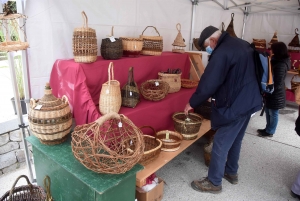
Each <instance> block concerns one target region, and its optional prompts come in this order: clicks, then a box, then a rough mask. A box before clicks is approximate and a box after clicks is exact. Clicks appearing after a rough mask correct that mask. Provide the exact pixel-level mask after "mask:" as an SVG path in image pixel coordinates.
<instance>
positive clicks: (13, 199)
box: [0, 175, 46, 201]
mask: <svg viewBox="0 0 300 201" xmlns="http://www.w3.org/2000/svg"><path fill="white" fill-rule="evenodd" d="M21 178H25V179H26V181H27V185H22V186H17V187H16V184H17V183H18V181H19V180H20V179H21ZM27 200H28V201H45V200H46V193H45V191H44V189H43V188H42V187H40V186H37V185H33V184H31V183H30V181H29V179H28V177H27V176H26V175H20V176H19V177H18V178H17V179H16V181H15V183H14V184H13V186H12V188H11V189H10V190H9V191H7V192H6V193H4V195H3V196H2V197H1V198H0V201H27Z"/></svg>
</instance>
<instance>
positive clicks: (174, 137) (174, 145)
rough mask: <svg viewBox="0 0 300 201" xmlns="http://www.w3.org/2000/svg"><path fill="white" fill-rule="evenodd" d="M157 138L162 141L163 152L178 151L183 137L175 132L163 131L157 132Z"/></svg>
mask: <svg viewBox="0 0 300 201" xmlns="http://www.w3.org/2000/svg"><path fill="white" fill-rule="evenodd" d="M156 136H157V138H159V139H160V140H161V141H162V147H161V150H162V151H177V150H178V149H179V148H180V144H181V142H182V135H181V134H180V133H177V132H175V131H169V130H162V131H159V132H157V134H156Z"/></svg>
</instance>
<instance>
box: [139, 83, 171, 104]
mask: <svg viewBox="0 0 300 201" xmlns="http://www.w3.org/2000/svg"><path fill="white" fill-rule="evenodd" d="M169 89H170V86H169V84H168V83H167V82H165V81H163V80H147V81H146V82H143V83H142V84H141V87H140V92H141V94H142V95H143V97H144V98H145V99H147V100H150V101H160V100H162V99H163V98H165V97H166V95H167V94H168V92H169Z"/></svg>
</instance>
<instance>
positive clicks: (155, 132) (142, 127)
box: [139, 126, 156, 138]
mask: <svg viewBox="0 0 300 201" xmlns="http://www.w3.org/2000/svg"><path fill="white" fill-rule="evenodd" d="M142 128H150V129H151V130H152V131H153V132H154V137H155V138H156V131H155V129H154V128H153V127H152V126H141V127H139V129H142Z"/></svg>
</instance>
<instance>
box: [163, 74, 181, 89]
mask: <svg viewBox="0 0 300 201" xmlns="http://www.w3.org/2000/svg"><path fill="white" fill-rule="evenodd" d="M158 79H161V80H163V81H165V82H166V83H168V84H169V86H170V89H169V92H168V93H175V92H178V91H179V90H180V88H181V73H179V74H169V73H162V72H158Z"/></svg>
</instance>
